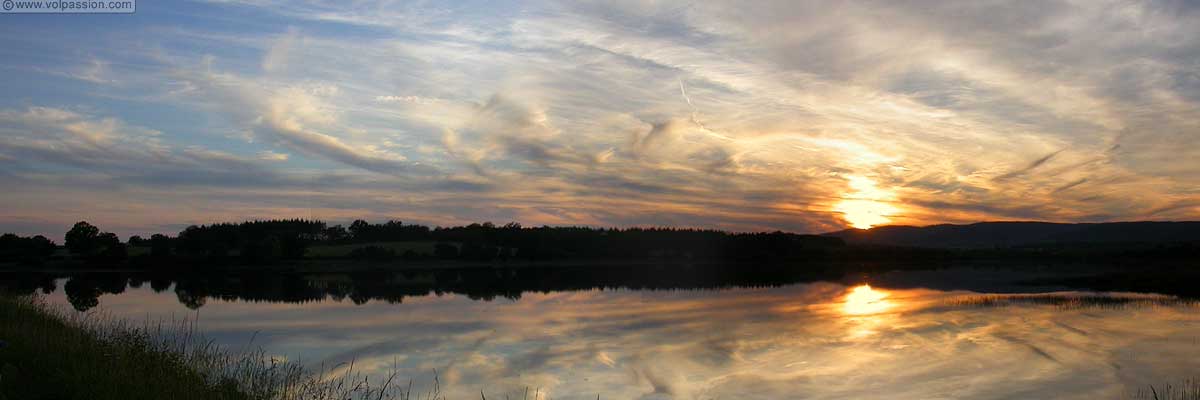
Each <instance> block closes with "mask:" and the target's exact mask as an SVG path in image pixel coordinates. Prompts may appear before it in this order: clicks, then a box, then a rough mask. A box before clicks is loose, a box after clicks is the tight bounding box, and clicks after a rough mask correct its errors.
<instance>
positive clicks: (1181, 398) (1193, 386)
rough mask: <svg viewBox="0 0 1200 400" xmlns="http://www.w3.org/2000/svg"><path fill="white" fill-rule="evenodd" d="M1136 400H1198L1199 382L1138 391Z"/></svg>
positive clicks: (1153, 387)
mask: <svg viewBox="0 0 1200 400" xmlns="http://www.w3.org/2000/svg"><path fill="white" fill-rule="evenodd" d="M1133 398H1134V399H1136V400H1200V382H1197V381H1195V380H1186V381H1183V384H1181V385H1170V384H1168V385H1162V386H1149V387H1146V388H1142V389H1138V391H1137V393H1135V394H1134V397H1133Z"/></svg>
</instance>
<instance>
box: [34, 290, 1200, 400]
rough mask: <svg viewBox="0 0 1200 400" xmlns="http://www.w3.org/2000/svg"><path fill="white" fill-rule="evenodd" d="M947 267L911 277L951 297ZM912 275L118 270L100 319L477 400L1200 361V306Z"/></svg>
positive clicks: (784, 393) (812, 388)
mask: <svg viewBox="0 0 1200 400" xmlns="http://www.w3.org/2000/svg"><path fill="white" fill-rule="evenodd" d="M921 274H933V275H921ZM938 274H939V273H936V272H935V273H931V272H921V273H914V275H911V276H908V280H909V281H911V280H913V279H916V280H917V281H920V280H922V279H924V280H929V281H930V282H933V281H938V282H940V283H938V284H931V285H928V287H941V288H943V289H945V286H946V285H945V283H944V280H938V279H937V277H936V276H937V275H938ZM941 274H942V275H946V276H951V277H952V276H953V274H954V272H945V273H941ZM969 275H970V276H976V277H978V276H986V275H981V274H969ZM904 277H905V276H898V275H896V274H891V275H880V276H874V277H867V276H864V277H854V278H853V279H836V280H831V281H823V280H816V281H811V282H801V283H786V284H782V285H778V286H768V287H749V288H747V287H742V288H739V287H733V288H722V289H692V290H631V289H586V288H585V289H580V290H569V291H553V290H550V291H546V292H540V291H538V292H529V291H522V290H518V291H517V292H516V293H515V294H513V293H511V292H507V291H502V292H501V293H509V294H507V295H500V296H494V295H493V296H479V295H464V294H456V293H463V292H464V291H462V290H458V291H456V290H445V291H442V290H437V289H434V290H432V291H434V292H444V293H443V294H441V295H437V294H429V295H421V294H422V293H428V292H430V290H429V289H421V286H420V285H418V284H417V283H415V282H422V281H424V282H428V281H429V280H436V279H438V278H437V277H429V276H400V275H388V276H381V277H376V278H373V279H372V281H374V283H376V284H387V283H391V284H392V287H407V288H409V290H408V291H406V292H405V293H406V294H405V295H403V296H399V295H391V296H384V295H366V294H363V293H357V294H356V292H355V289H354V288H347V285H349V282H353V280H350V279H348V278H343V277H338V276H306V277H304V278H298V279H296V280H290V281H287V282H283V283H280V282H257V283H255V285H265V286H267V287H269V288H267V289H258V290H270V291H274V292H273V293H282V295H280V296H283V297H276V300H279V299H285V298H286V300H288V301H287V302H280V301H267V300H271V299H270V298H260V299H249V298H250V296H245V295H239V294H237V293H236V292H237V291H236V290H233V289H229V288H230V287H241V288H244V287H245V286H246V285H247V283H245V282H243V281H240V280H235V281H236V282H235V283H228V282H227V283H226V284H224V285H214V284H212V283H211V282H209V283H205V284H197V283H195V282H190V283H188V282H180V283H174V284H172V286H171V287H164V285H165V283H163V282H161V281H160V282H150V281H148V282H147V283H154V284H153V285H151V284H146V283H141V282H137V280H136V279H135V282H134V284H135V285H139V286H140V287H129V288H124V287H123V286H124V280H123V279H125V278H121V280H119V281H120V282H121V284H120V286H121V288H123V289H124V290H123V291H121V293H119V294H111V293H108V292H117V291H120V290H117V289H118V288H116V287H114V286H117V284H116V283H114V282H111V280H110V282H108V283H106V285H108V287H109V289H105V290H101V291H99V292H93V293H94V294H98V293H105V294H101V295H100V296H99V299H98V303H99V306H98V307H96V308H94V309H93V310H103V311H105V312H109V313H112V314H115V315H117V316H121V317H126V318H131V319H136V320H144V319H146V318H152V319H160V318H175V319H182V318H190V319H196V320H198V321H199V326H200V327H201V328H202V329H203V330H204V331H205V332H206V334H207V335H208V336H209V337H210V338H212V339H214V340H215V341H216V342H217V343H218V344H222V345H226V346H230V347H234V348H241V347H244V346H246V345H247V343H250V340H251V338H253V345H255V346H261V347H263V348H265V349H266V350H267V351H268V353H270V354H273V355H276V356H278V357H280V358H286V359H289V360H292V361H298V362H302V363H304V364H306V365H322V364H324V365H326V366H329V365H336V364H339V363H345V362H348V361H351V360H354V361H355V368H356V369H359V370H362V371H368V372H375V373H382V372H384V371H390V370H392V369H393V368H397V369H398V370H399V372H400V376H401V377H403V378H404V380H407V379H409V378H411V379H413V381H414V385H415V386H416V387H418V388H422V389H424V388H427V387H428V386H429V385H430V384H431V383H432V381H433V374H434V371H437V374H438V375H439V379H440V381H441V384H442V387H443V389H444V392H448V395H449V398H451V399H456V398H458V399H469V398H477V397H476V396H478V395H479V391H480V390H481V389H482V390H483V391H484V392H485V393H487V395H488V397H489V398H504V395H506V394H507V395H509V396H512V397H516V398H520V397H521V396H522V395H523V393H524V391H525V389H526V388H527V387H528V388H529V392H530V397H531V398H532V394H533V393H534V392H535V391H536V392H538V393H539V394H540V397H541V398H562V399H569V398H595V396H596V395H597V394H600V396H601V398H607V399H638V398H654V399H657V398H662V399H709V398H723V399H733V398H764V399H780V398H815V399H826V398H828V399H846V398H891V399H958V398H972V399H1002V398H1003V399H1007V398H1058V399H1097V398H1127V397H1128V395H1129V393H1131V392H1132V391H1134V390H1136V389H1137V388H1139V387H1145V386H1146V385H1150V384H1155V385H1161V384H1165V383H1176V382H1179V381H1182V380H1183V379H1186V378H1194V377H1195V376H1196V374H1197V371H1200V314H1197V313H1196V311H1197V307H1196V306H1194V305H1192V303H1190V302H1180V301H1176V300H1174V299H1173V298H1172V297H1169V296H1160V295H1147V294H1139V295H1134V294H1120V293H1095V292H1084V291H1055V290H1057V289H1056V288H1053V287H1049V288H1042V289H1040V290H1036V291H1039V292H1042V293H1037V294H1012V292H1021V291H1022V290H1020V289H1019V288H1015V289H1014V288H1012V287H1007V288H1005V289H1003V290H1002V291H1004V292H1007V293H1008V294H1003V295H1001V294H987V293H980V292H979V290H980V289H979V288H977V287H976V288H975V291H967V290H933V289H924V288H920V287H921V285H920V284H919V282H917V283H912V282H908V283H905V284H903V285H901V284H895V283H891V284H889V282H899V281H905V279H903V278H904ZM913 277H915V278H913ZM458 279H460V281H461V277H460V278H458ZM863 281H866V282H872V283H875V286H874V287H868V286H864V285H862V284H861V283H862V282H863ZM64 282H65V281H64V280H62V279H59V280H58V281H57V285H55V286H56V287H57V289H56V290H53V292H52V293H51V294H49V295H48V296H47V297H48V298H49V299H50V300H51V301H52V302H54V303H59V304H62V305H63V306H65V307H71V304H69V303H72V302H73V303H75V304H76V305H78V303H79V302H80V301H85V302H86V299H85V300H80V299H79V298H78V297H79V295H78V294H77V292H79V291H80V290H82V289H79V286H75V287H74V288H73V289H72V288H71V287H68V288H67V289H72V290H74V292H73V293H76V294H74V297H75V299H74V300H73V301H69V299H68V296H67V294H66V293H65V292H66V291H67V290H64V286H67V285H64ZM889 285H890V286H891V287H889ZM101 286H102V285H101ZM152 286H154V287H156V288H157V289H159V290H161V292H156V291H155V290H154V289H153V288H152ZM967 286H973V284H967ZM974 286H978V285H974ZM997 287H1001V286H997ZM339 288H340V289H339ZM1047 290H1050V291H1052V292H1048V293H1047V292H1046V291H1047ZM360 291H361V290H360ZM1030 291H1033V290H1030ZM197 292H203V293H207V294H203V295H197ZM472 297H474V298H476V299H472ZM481 297H483V298H492V297H495V299H494V300H491V301H482V300H478V299H479V298H481ZM337 299H340V300H337ZM185 303H186V305H185ZM357 303H361V304H357ZM187 305H191V306H192V307H191V308H189V307H188V306H187ZM201 305H202V306H201Z"/></svg>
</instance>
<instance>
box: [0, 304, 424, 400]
mask: <svg viewBox="0 0 1200 400" xmlns="http://www.w3.org/2000/svg"><path fill="white" fill-rule="evenodd" d="M0 321H3V323H0V341H3V344H2V345H0V400H39V399H45V400H50V399H54V400H68V399H80V400H82V399H88V400H105V399H114V400H115V399H122V400H126V399H147V400H151V399H153V400H161V399H172V400H187V399H221V400H225V399H229V400H241V399H263V400H267V399H280V400H292V399H296V400H299V399H306V400H307V399H314V400H323V399H368V398H369V399H402V400H403V399H408V398H411V397H412V396H410V395H409V393H404V392H403V391H401V390H400V388H398V387H395V386H390V385H389V384H390V383H391V379H389V380H388V383H387V384H384V385H382V386H378V387H373V386H371V385H370V384H369V383H368V382H367V381H366V380H364V379H362V378H361V377H360V376H357V375H354V373H353V372H352V370H353V369H352V368H351V372H347V373H346V374H345V375H342V376H338V377H336V378H333V379H322V377H321V376H322V374H321V372H322V371H316V372H309V371H305V370H304V369H303V368H301V367H299V366H297V365H293V364H287V363H278V362H275V361H273V360H271V359H269V358H268V357H265V356H264V354H262V353H261V352H249V353H234V352H229V351H225V350H221V349H218V348H216V347H215V346H213V345H212V344H211V342H208V341H206V340H204V339H202V338H201V337H199V336H198V335H196V334H195V330H194V329H193V327H191V326H189V325H186V324H183V325H175V326H170V327H166V326H164V325H162V324H158V325H147V326H136V325H131V324H129V323H127V322H124V321H120V320H114V319H111V318H107V317H105V316H103V315H98V314H95V313H88V314H78V313H72V312H66V311H63V310H61V309H60V308H57V307H54V306H50V305H47V304H45V303H43V302H41V301H40V300H39V299H37V298H35V297H8V296H0Z"/></svg>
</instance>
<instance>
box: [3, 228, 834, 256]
mask: <svg viewBox="0 0 1200 400" xmlns="http://www.w3.org/2000/svg"><path fill="white" fill-rule="evenodd" d="M14 237H15V236H14ZM65 237H66V240H65V247H66V249H67V250H68V252H69V254H70V255H71V257H70V260H67V261H74V262H75V263H74V264H71V265H75V266H103V267H113V266H126V267H151V266H155V267H162V266H163V265H188V264H192V265H195V264H204V265H206V266H219V265H231V264H240V265H241V264H244V265H256V264H272V263H277V262H281V261H294V260H300V259H304V258H306V257H307V254H308V250H309V249H310V248H312V247H313V246H351V247H354V248H353V249H352V250H348V251H347V252H345V253H344V254H341V255H338V256H332V257H326V258H339V257H340V258H347V259H354V260H358V261H367V262H383V261H393V260H396V261H399V260H408V261H413V260H431V261H432V260H455V261H470V262H507V261H570V260H657V261H671V262H700V263H704V262H774V261H784V260H789V261H794V260H805V259H809V260H811V259H820V258H822V255H823V254H825V253H827V252H828V251H829V250H831V249H836V248H839V247H842V246H843V245H844V243H843V241H842V240H841V239H838V238H831V237H824V236H818V235H800V234H793V233H784V232H771V233H729V232H723V231H717V230H699V229H675V228H628V229H616V228H587V227H549V226H542V227H533V228H527V227H523V226H521V225H520V224H518V223H509V224H506V225H502V226H497V225H494V224H492V223H490V222H485V223H474V224H470V225H465V226H455V227H437V228H429V227H426V226H422V225H412V224H404V223H402V222H400V221H388V222H385V223H381V224H372V223H369V222H366V221H362V220H358V221H354V223H352V224H350V227H349V228H343V227H342V226H341V225H334V226H328V225H327V224H326V223H325V222H322V221H315V220H303V219H292V220H264V221H246V222H241V223H218V224H211V225H199V226H197V225H193V226H189V227H187V228H186V229H184V230H183V231H182V232H179V234H178V235H176V236H175V237H169V236H166V235H163V234H154V235H152V236H151V237H150V238H149V239H144V238H142V237H141V236H133V237H130V238H129V240H128V242H126V243H121V241H120V240H119V239H118V238H117V236H116V235H115V234H112V233H109V232H102V231H101V230H100V228H98V227H96V226H94V225H91V224H89V223H87V222H84V221H81V222H79V223H76V224H75V225H74V226H73V227H72V228H71V229H70V231H68V232H67V233H66V236H65ZM43 239H44V238H43ZM21 240H26V239H21ZM28 240H35V239H28ZM405 242H410V243H423V244H424V245H425V246H424V247H425V249H424V250H416V249H411V248H410V249H407V250H404V251H402V252H400V253H399V254H397V251H396V250H394V249H393V248H391V247H389V245H390V244H395V243H405ZM355 245H357V246H355ZM46 248H49V249H52V247H46ZM52 253H53V251H50V252H40V253H31V254H37V255H39V256H41V257H50V256H51V254H52ZM64 264H66V263H64Z"/></svg>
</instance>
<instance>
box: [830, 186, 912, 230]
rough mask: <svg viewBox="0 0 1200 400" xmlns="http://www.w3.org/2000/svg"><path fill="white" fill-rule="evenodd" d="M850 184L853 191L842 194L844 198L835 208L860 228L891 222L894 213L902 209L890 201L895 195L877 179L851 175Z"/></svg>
mask: <svg viewBox="0 0 1200 400" xmlns="http://www.w3.org/2000/svg"><path fill="white" fill-rule="evenodd" d="M847 179H848V180H849V182H848V183H849V186H850V188H851V189H853V191H852V192H849V193H846V194H843V195H842V198H843V199H844V200H842V201H840V202H838V203H837V204H836V205H834V206H833V210H834V211H836V212H838V213H841V214H842V219H844V220H846V222H848V223H849V224H850V226H853V227H855V228H858V229H870V228H871V227H873V226H876V225H881V224H886V223H888V222H891V221H892V220H891V218H889V217H890V216H892V215H895V214H896V213H898V212H899V211H900V210H899V209H898V208H896V207H895V206H893V205H891V204H890V203H889V201H891V200H894V199H895V195H894V194H893V193H892V192H891V191H889V190H884V189H880V188H879V187H878V186H876V184H875V181H873V180H871V179H869V178H866V177H862V176H849V177H848V178H847Z"/></svg>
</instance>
